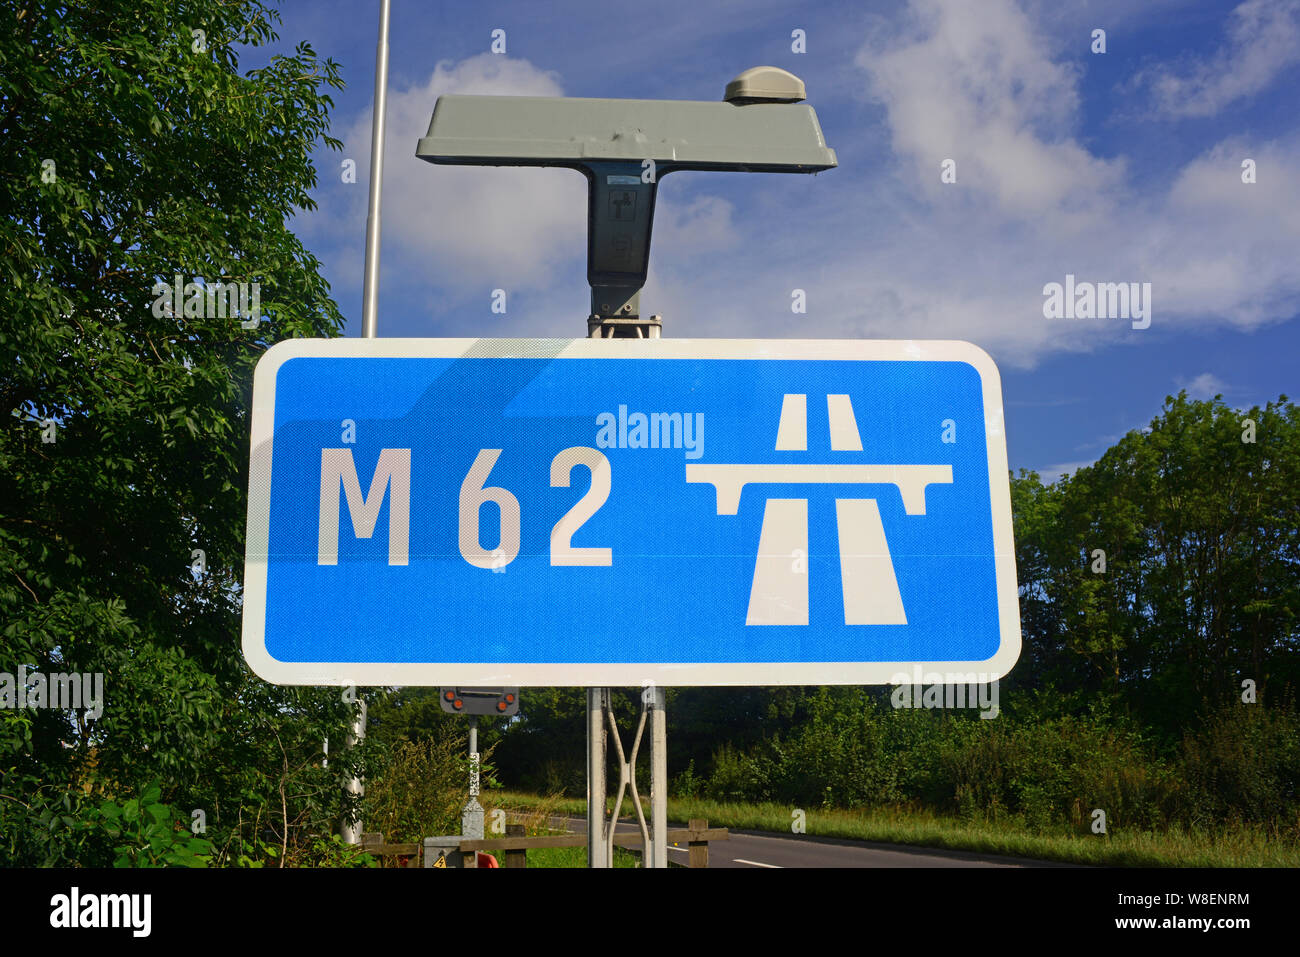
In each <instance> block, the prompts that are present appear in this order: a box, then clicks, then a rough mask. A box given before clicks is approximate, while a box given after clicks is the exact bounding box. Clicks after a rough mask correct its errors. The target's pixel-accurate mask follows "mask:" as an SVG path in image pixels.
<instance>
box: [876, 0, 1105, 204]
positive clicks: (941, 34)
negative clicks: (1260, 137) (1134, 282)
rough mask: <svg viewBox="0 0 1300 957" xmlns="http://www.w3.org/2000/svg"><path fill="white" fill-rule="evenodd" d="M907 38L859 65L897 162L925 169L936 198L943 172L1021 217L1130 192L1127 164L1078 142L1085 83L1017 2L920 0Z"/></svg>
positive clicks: (884, 44)
mask: <svg viewBox="0 0 1300 957" xmlns="http://www.w3.org/2000/svg"><path fill="white" fill-rule="evenodd" d="M910 13H911V22H909V23H908V25H907V27H906V28H905V32H904V33H903V35H901V36H899V35H894V36H879V37H877V38H875V40H874V41H873V42H871V43H869V44H868V45H867V46H866V47H865V48H864V49H863V50H862V52H861V53H860V54H859V55H858V58H857V64H858V65H859V66H860V67H862V68H863V69H864V70H865V71H866V73H867V76H868V78H869V81H870V88H871V92H872V94H873V96H874V97H875V98H876V99H878V100H879V101H880V102H882V103H883V104H884V105H885V107H886V109H887V110H888V112H889V126H890V133H891V138H892V141H893V145H894V151H895V153H897V154H899V155H900V156H902V157H905V158H907V159H909V160H914V161H915V166H914V167H913V168H914V170H915V181H916V182H917V183H919V184H921V185H923V186H925V188H926V189H927V191H928V192H929V193H930V194H931V195H934V194H936V193H937V192H938V191H939V190H942V189H944V188H945V186H943V185H941V184H940V181H939V175H938V171H939V166H940V163H942V162H943V161H944V160H945V159H949V158H951V159H953V160H955V162H956V164H957V178H958V182H959V183H961V184H962V186H963V188H965V189H974V190H977V191H979V192H981V193H985V194H988V195H990V196H992V197H993V198H994V199H995V200H996V202H997V203H998V205H999V206H1000V207H1001V208H1002V209H1003V210H1005V211H1006V212H1007V213H1010V214H1019V215H1027V216H1043V215H1057V216H1064V215H1070V216H1073V215H1076V214H1077V213H1079V212H1080V211H1086V210H1088V209H1090V208H1091V207H1093V205H1094V203H1093V197H1095V196H1096V195H1097V194H1098V193H1099V192H1102V191H1107V190H1110V189H1112V188H1113V187H1114V186H1116V185H1117V184H1118V183H1119V182H1120V178H1121V176H1122V174H1123V164H1122V163H1120V162H1116V161H1107V160H1102V159H1098V158H1096V157H1094V156H1092V155H1091V154H1089V153H1088V151H1087V150H1085V149H1084V148H1083V147H1082V146H1080V145H1079V144H1078V143H1077V142H1076V141H1075V140H1074V139H1072V138H1071V137H1070V136H1069V135H1068V133H1069V131H1070V129H1071V126H1072V124H1073V121H1074V117H1075V114H1076V111H1077V110H1078V105H1079V98H1078V93H1077V90H1076V76H1075V71H1074V70H1073V69H1072V68H1070V67H1068V66H1066V65H1064V64H1062V63H1056V62H1053V61H1052V60H1051V59H1050V57H1049V56H1048V52H1047V41H1046V40H1045V39H1044V38H1043V37H1042V36H1041V35H1039V34H1038V33H1036V32H1035V30H1034V28H1033V26H1032V24H1031V23H1030V21H1029V19H1028V17H1026V16H1025V14H1024V12H1023V11H1022V10H1021V9H1020V8H1019V7H1017V6H1016V5H1015V4H1014V3H1012V2H1011V0H985V2H981V3H978V4H974V3H944V2H939V0H916V2H913V3H912V4H911V6H910Z"/></svg>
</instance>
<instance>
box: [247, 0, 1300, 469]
mask: <svg viewBox="0 0 1300 957" xmlns="http://www.w3.org/2000/svg"><path fill="white" fill-rule="evenodd" d="M377 11H378V3H377V2H367V3H358V2H356V0H346V2H340V0H311V2H308V0H290V2H287V3H286V4H285V5H284V6H283V8H282V16H283V22H282V24H281V25H280V27H279V32H280V35H281V38H282V42H281V44H280V45H279V46H278V47H277V48H276V49H284V48H287V47H288V46H291V45H292V44H294V43H297V42H298V41H301V40H306V41H309V42H310V43H311V44H312V45H313V47H314V48H315V49H316V51H317V53H319V54H321V55H322V56H328V57H333V58H334V59H335V60H337V61H339V62H340V63H341V64H342V66H343V76H344V78H345V80H346V81H347V84H348V88H347V90H346V91H344V92H343V93H341V94H338V95H336V96H335V102H336V108H335V110H334V113H333V123H332V133H333V135H335V136H337V137H339V138H340V139H341V140H343V142H344V149H343V151H342V152H341V153H334V152H332V151H329V150H325V149H322V150H321V151H320V152H319V153H318V154H317V164H318V169H319V172H320V183H319V185H318V187H317V188H316V190H315V191H314V194H313V195H314V197H315V199H316V200H317V202H318V204H319V208H318V209H317V210H316V211H315V212H313V213H303V214H302V215H301V216H299V217H298V218H297V220H296V221H295V224H294V226H295V229H297V230H298V231H299V233H300V235H301V236H302V237H303V239H304V241H305V242H306V243H307V245H308V246H309V248H311V249H312V251H313V252H314V253H315V254H316V255H317V256H318V257H319V258H320V259H321V261H322V263H323V266H324V273H325V277H326V279H327V280H328V281H329V282H330V284H331V286H332V288H333V293H334V295H335V298H336V300H337V301H338V303H339V305H340V307H341V308H342V310H343V313H344V315H345V316H346V317H347V318H348V326H347V334H348V335H357V334H359V331H360V315H361V275H362V259H363V250H364V240H365V215H366V182H367V176H368V168H369V155H370V115H371V114H370V111H371V101H372V96H373V77H374V55H375V40H376V28H377ZM496 29H501V30H504V31H505V40H506V52H505V54H504V55H502V54H494V53H492V52H490V47H491V44H492V31H493V30H496ZM796 29H798V30H803V31H804V34H805V36H806V52H804V53H795V52H793V51H792V49H791V47H792V39H791V33H792V31H794V30H796ZM1096 29H1103V30H1105V31H1106V52H1105V53H1094V52H1092V49H1091V48H1092V46H1093V42H1094V41H1093V38H1092V33H1093V31H1094V30H1096ZM390 42H391V62H390V76H389V111H388V144H387V157H386V161H385V195H384V209H383V227H384V231H383V246H382V252H383V255H382V267H381V284H380V300H379V301H380V307H379V331H380V335H383V336H467V335H486V336H580V335H583V334H584V333H585V317H586V314H587V307H588V287H587V284H586V279H585V253H586V245H585V229H586V226H585V209H586V207H585V195H586V186H585V181H584V180H583V179H582V177H581V176H580V175H579V174H578V173H576V172H573V171H568V170H540V169H537V170H533V169H499V168H484V169H469V168H452V167H441V166H439V167H435V166H431V165H429V164H426V163H423V162H421V161H419V160H416V159H415V158H414V150H415V142H416V140H417V139H418V138H419V137H420V136H423V135H424V133H425V130H426V128H427V126H428V122H429V117H430V115H431V113H432V111H433V106H434V101H435V100H436V98H437V96H438V95H440V94H442V93H496V94H515V95H534V96H536V95H549V96H559V95H563V96H610V97H629V98H647V99H693V100H717V99H721V97H722V92H723V87H724V86H725V84H726V83H727V81H728V80H730V79H731V78H732V77H733V76H735V75H736V74H737V73H739V72H741V71H742V70H744V69H746V68H748V67H751V66H757V65H761V64H770V65H773V66H779V67H783V68H785V69H788V70H790V71H792V72H794V73H795V74H797V75H798V76H799V77H801V78H802V79H803V80H804V81H805V83H806V84H807V90H808V102H810V103H811V104H812V105H813V106H814V107H815V108H816V110H817V114H818V118H819V120H820V122H821V126H822V130H823V132H824V134H825V137H826V142H827V145H829V146H830V147H832V148H833V149H834V150H835V151H836V153H837V154H838V157H839V164H840V165H839V167H838V168H837V169H834V170H830V171H828V172H826V173H823V174H820V175H817V176H793V175H746V176H741V175H737V174H727V173H691V172H682V173H674V174H673V175H672V176H671V177H667V178H665V179H664V181H663V185H662V186H661V187H660V190H659V199H658V210H657V216H656V220H655V232H654V243H653V246H652V252H651V260H650V278H649V281H648V283H647V285H646V288H645V291H644V292H643V294H642V308H643V310H645V311H647V312H653V313H657V314H661V315H662V316H663V317H664V334H665V335H670V336H675V337H723V338H744V337H774V338H788V337H808V338H839V337H844V338H882V339H883V338H944V339H964V340H968V341H970V342H974V343H976V344H978V345H980V346H981V347H983V348H984V349H985V350H986V351H988V352H989V353H990V354H991V355H992V356H993V357H994V359H995V360H996V361H997V363H998V366H999V368H1000V369H1001V372H1002V377H1003V393H1004V399H1005V402H1006V407H1007V437H1008V446H1009V454H1010V462H1011V466H1012V468H1022V467H1023V468H1032V469H1036V470H1038V471H1039V472H1040V473H1042V474H1043V475H1044V477H1045V478H1048V479H1050V478H1054V477H1056V476H1057V475H1059V474H1060V473H1061V472H1062V471H1070V470H1073V469H1074V468H1077V467H1079V466H1081V465H1086V464H1089V463H1091V462H1092V461H1094V460H1095V459H1096V457H1097V456H1099V455H1100V454H1101V453H1102V452H1103V451H1104V450H1105V449H1106V448H1107V447H1108V446H1109V445H1110V444H1112V443H1113V442H1114V441H1116V440H1117V439H1118V438H1119V437H1120V436H1121V435H1122V434H1123V433H1125V432H1126V431H1128V430H1129V429H1133V428H1140V427H1142V426H1144V425H1146V424H1147V423H1148V422H1149V421H1150V419H1151V418H1152V417H1153V416H1154V415H1156V414H1157V413H1158V411H1159V408H1160V406H1161V403H1162V401H1163V399H1164V397H1165V396H1166V395H1169V394H1171V393H1176V392H1177V391H1178V389H1180V388H1184V387H1185V388H1187V390H1188V392H1189V394H1191V395H1193V396H1195V397H1198V398H1204V397H1209V396H1211V395H1213V394H1215V393H1222V394H1223V396H1224V398H1225V399H1226V401H1228V402H1229V403H1230V404H1232V405H1235V406H1238V407H1249V406H1250V405H1252V404H1255V403H1262V402H1265V401H1267V400H1269V399H1270V398H1276V397H1277V396H1278V394H1279V393H1286V394H1287V395H1290V396H1294V395H1295V394H1296V393H1297V392H1298V391H1300V389H1298V388H1297V385H1298V384H1300V375H1297V372H1296V369H1297V359H1296V357H1297V355H1298V354H1300V348H1298V347H1300V323H1297V321H1296V316H1297V313H1300V148H1298V147H1300V114H1297V109H1296V107H1297V101H1298V100H1300V97H1297V95H1296V91H1297V89H1300V82H1298V81H1300V0H1246V2H1243V3H1231V2H1229V3H1207V2H1199V3H1197V2H1180V0H1150V2H1145V3H1141V4H1134V3H1132V2H1131V0H1087V2H1077V3H1070V4H1059V3H1054V2H1047V0H1043V2H1036V0H1023V2H1020V3H1016V2H1012V0H950V2H938V0H903V2H885V3H870V4H863V3H855V4H847V3H845V4H840V3H815V4H814V3H801V2H798V0H794V2H791V0H783V2H776V3H763V2H754V3H708V4H701V3H678V2H669V3H655V4H644V5H643V4H633V3H622V4H620V3H559V2H548V3H536V2H529V3H523V2H509V3H490V2H488V3H474V4H468V3H463V4H462V3H445V2H443V3H428V2H416V0H394V2H393V12H392V28H391V34H390ZM264 56H265V54H264V53H262V52H260V51H250V52H249V55H247V56H246V57H245V60H244V63H243V65H244V66H245V67H248V66H253V65H256V64H257V63H259V62H260V61H261V60H262V59H263V58H264ZM344 159H353V160H355V162H356V166H357V181H356V182H355V183H345V182H343V181H342V175H341V163H342V161H343V160H344ZM947 159H952V160H953V161H954V162H955V164H956V180H957V181H956V182H955V183H942V182H941V181H940V167H941V164H942V163H943V162H944V160H947ZM1245 159H1253V160H1254V161H1255V169H1256V182H1255V183H1253V184H1246V183H1243V182H1242V171H1241V164H1242V161H1243V160H1245ZM756 260H763V261H765V262H766V265H764V267H763V268H761V269H758V270H756V269H755V268H754V262H755V261H756ZM1067 274H1072V275H1074V276H1076V277H1077V279H1078V280H1080V281H1085V280H1086V281H1092V282H1099V283H1100V282H1149V283H1151V296H1152V301H1151V324H1150V327H1149V328H1147V329H1134V328H1132V326H1131V323H1130V322H1129V321H1126V320H1122V319H1119V320H1116V319H1077V320H1071V319H1047V318H1045V317H1044V315H1043V302H1044V294H1043V287H1044V285H1045V284H1047V283H1052V282H1061V283H1063V282H1064V281H1065V277H1066V275H1067ZM496 288H503V289H505V290H507V295H508V300H507V301H508V309H507V312H506V314H505V315H499V314H493V312H492V311H491V293H492V290H493V289H496ZM795 288H801V289H804V290H806V293H807V303H808V306H807V313H806V314H805V315H794V314H792V313H791V310H790V295H791V290H793V289H795Z"/></svg>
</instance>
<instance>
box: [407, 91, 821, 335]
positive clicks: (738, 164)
mask: <svg viewBox="0 0 1300 957" xmlns="http://www.w3.org/2000/svg"><path fill="white" fill-rule="evenodd" d="M803 98H804V85H803V82H802V81H801V80H800V79H799V78H798V77H796V76H795V75H794V74H792V73H788V72H786V71H785V70H782V69H779V68H777V67H755V68H754V69H751V70H746V71H745V72H744V73H742V74H740V75H739V76H738V77H736V78H735V79H734V80H732V81H731V83H729V84H727V90H726V99H725V100H723V101H721V102H700V101H694V100H612V99H587V98H578V97H551V96H465V95H452V94H447V95H444V96H440V97H438V101H437V103H436V104H435V105H434V109H433V118H432V119H431V120H430V121H429V132H428V134H427V135H426V136H424V137H423V138H422V139H421V140H420V142H419V144H418V145H417V146H416V150H415V155H416V156H418V157H419V158H420V159H422V160H427V161H428V162H430V163H439V164H444V165H463V166H562V167H566V168H568V169H576V170H578V171H579V172H581V173H582V174H583V175H585V176H586V177H587V184H588V188H587V281H588V282H589V283H590V284H591V312H592V318H591V321H592V322H595V323H596V324H597V325H599V324H600V323H601V322H603V321H606V320H614V321H617V320H619V319H624V320H638V319H639V317H640V292H641V287H642V286H643V285H644V284H645V278H646V269H647V266H648V263H649V259H650V229H651V225H652V224H653V221H654V208H655V194H656V191H657V189H658V181H659V179H660V178H661V177H663V176H665V175H666V174H668V173H672V172H676V171H677V170H684V169H694V170H735V171H739V172H750V173H818V172H821V171H822V170H825V169H831V168H832V167H834V166H836V165H837V164H836V160H835V151H834V150H831V149H829V148H827V146H826V141H825V139H824V138H823V137H822V131H821V126H820V125H819V124H818V123H817V114H816V113H815V112H813V108H812V107H811V106H808V105H806V104H801V103H799V102H798V101H800V100H802V99H803Z"/></svg>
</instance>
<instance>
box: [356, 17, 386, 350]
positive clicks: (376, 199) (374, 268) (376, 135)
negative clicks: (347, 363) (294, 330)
mask: <svg viewBox="0 0 1300 957" xmlns="http://www.w3.org/2000/svg"><path fill="white" fill-rule="evenodd" d="M387 111H388V0H379V48H378V49H377V50H376V51H375V115H374V118H373V119H372V121H371V124H370V207H369V210H368V211H367V213H366V272H365V285H364V287H363V290H362V296H361V335H362V336H364V337H365V338H367V339H373V338H375V336H377V335H378V334H379V317H378V311H379V207H380V202H381V200H382V198H383V193H384V120H385V116H386V114H387Z"/></svg>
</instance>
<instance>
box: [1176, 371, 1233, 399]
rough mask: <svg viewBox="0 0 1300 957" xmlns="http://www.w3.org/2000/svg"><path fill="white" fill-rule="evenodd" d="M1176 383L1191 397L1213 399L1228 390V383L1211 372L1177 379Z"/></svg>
mask: <svg viewBox="0 0 1300 957" xmlns="http://www.w3.org/2000/svg"><path fill="white" fill-rule="evenodd" d="M1177 384H1178V387H1179V388H1180V389H1186V390H1187V395H1188V396H1189V397H1190V398H1193V399H1213V398H1214V397H1215V396H1216V395H1222V394H1223V393H1225V392H1227V391H1228V384H1227V383H1226V382H1224V381H1223V380H1222V379H1220V378H1219V377H1218V376H1216V375H1215V374H1214V373H1212V372H1202V373H1201V374H1200V375H1198V376H1196V378H1194V379H1179V380H1177Z"/></svg>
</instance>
